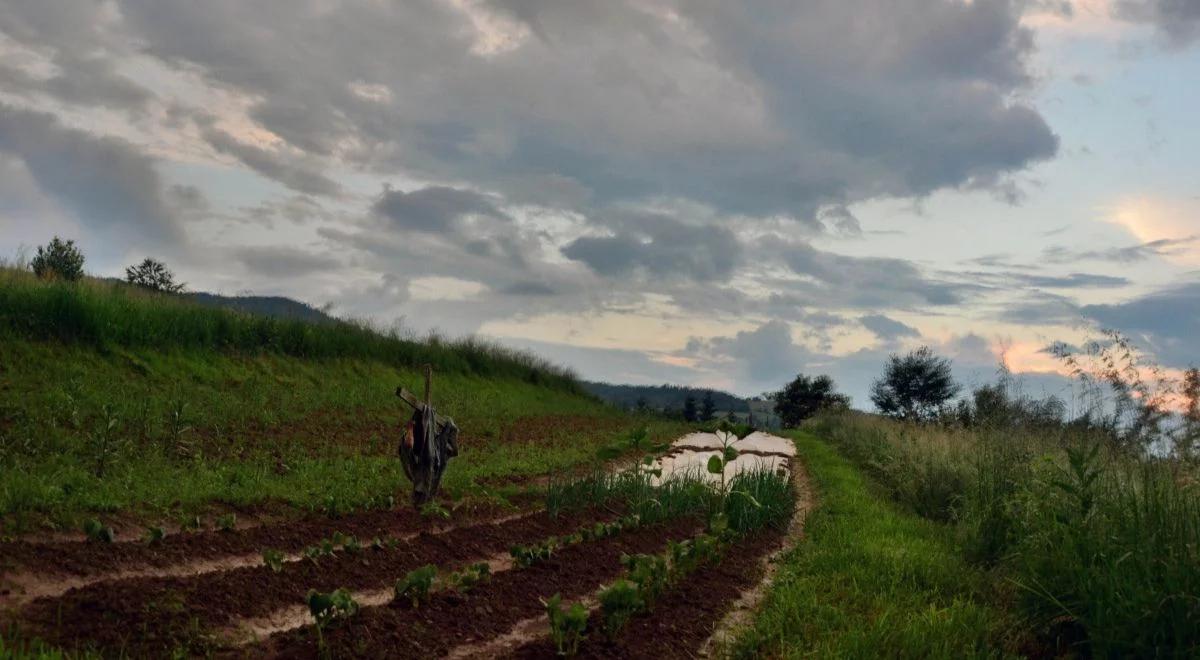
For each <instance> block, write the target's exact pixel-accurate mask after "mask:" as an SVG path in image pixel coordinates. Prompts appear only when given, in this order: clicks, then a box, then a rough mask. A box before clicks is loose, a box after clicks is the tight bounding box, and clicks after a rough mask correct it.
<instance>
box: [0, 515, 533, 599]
mask: <svg viewBox="0 0 1200 660" xmlns="http://www.w3.org/2000/svg"><path fill="white" fill-rule="evenodd" d="M512 513H513V512H512V511H501V510H499V509H498V508H496V507H486V508H474V509H472V510H470V511H461V510H460V511H457V512H455V521H454V524H463V523H470V522H478V521H481V520H487V519H489V518H493V517H496V516H498V515H503V514H512ZM445 524H446V523H444V522H437V521H431V520H429V519H426V518H423V517H422V516H421V515H420V514H418V513H417V512H416V511H413V510H412V509H393V510H388V511H366V512H361V513H353V514H349V515H346V516H343V517H341V518H336V519H333V518H329V517H328V516H324V515H310V516H306V517H305V518H302V519H299V520H291V521H288V522H283V523H275V524H270V525H260V526H257V527H251V528H249V529H244V530H235V531H233V532H222V531H204V532H184V533H179V534H170V535H168V536H167V537H166V538H164V539H163V540H162V541H160V542H158V543H155V544H153V545H151V544H148V543H144V542H139V543H134V542H129V543H94V542H88V541H56V542H47V543H39V542H32V541H6V542H0V557H3V558H4V560H3V563H0V603H3V600H2V598H3V596H4V595H6V594H4V591H3V589H4V587H3V584H4V578H5V577H7V576H10V575H11V574H13V573H32V574H37V575H39V576H75V577H90V576H101V575H104V574H106V573H111V572H115V571H130V570H136V569H139V568H150V567H153V568H162V567H168V566H174V565H178V564H186V563H194V562H197V561H200V560H206V559H214V558H219V557H236V556H241V555H247V554H253V555H257V554H259V553H261V552H262V551H263V550H264V549H267V548H271V549H276V550H283V551H298V550H300V549H301V548H303V547H304V546H306V545H309V544H311V543H314V542H316V541H317V540H319V539H321V538H324V537H328V536H330V535H332V534H333V532H334V531H340V532H342V533H343V534H350V535H355V536H359V537H364V540H370V539H371V538H372V537H375V536H383V537H386V536H398V535H402V534H405V533H416V532H421V531H427V530H429V529H431V528H433V527H434V526H435V525H443V526H444V525H445Z"/></svg>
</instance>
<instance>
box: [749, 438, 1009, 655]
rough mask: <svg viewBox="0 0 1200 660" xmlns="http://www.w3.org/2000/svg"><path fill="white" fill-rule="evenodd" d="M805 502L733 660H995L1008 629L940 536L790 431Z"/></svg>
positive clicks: (820, 445)
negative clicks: (807, 495)
mask: <svg viewBox="0 0 1200 660" xmlns="http://www.w3.org/2000/svg"><path fill="white" fill-rule="evenodd" d="M793 438H794V439H795V442H796V446H797V449H798V452H799V456H800V458H801V460H803V461H804V464H805V467H806V469H807V470H808V474H809V475H810V477H811V479H812V481H813V485H814V486H815V489H816V492H817V502H818V505H817V508H816V509H815V511H813V512H812V513H810V514H809V517H808V519H807V521H806V523H805V537H804V539H803V540H802V541H801V542H800V543H799V544H798V545H797V546H796V547H795V548H793V549H792V550H791V551H789V552H788V553H786V554H785V555H784V556H783V557H782V559H781V564H780V566H779V568H778V573H777V577H776V581H775V582H774V584H773V585H772V587H771V588H770V590H769V592H768V594H767V597H766V600H765V602H764V605H763V608H762V610H761V612H760V614H759V616H758V617H757V619H756V620H755V622H754V624H753V626H752V627H751V628H750V629H748V630H747V631H745V632H744V633H743V634H742V635H741V637H739V638H738V639H737V640H736V642H735V643H734V644H733V651H734V652H735V654H736V655H737V656H739V657H759V656H763V655H766V656H778V657H802V656H816V657H878V656H880V655H883V656H887V657H911V658H930V657H939V658H960V657H994V656H1002V655H1004V653H1003V651H1001V649H1003V648H1005V645H1006V643H1007V630H1009V626H1010V623H1009V620H1008V618H1007V617H1006V616H1005V614H1004V612H1003V611H1002V610H998V609H997V608H996V607H995V606H994V605H993V604H991V602H990V601H991V598H992V597H993V594H990V593H989V591H988V582H987V580H986V577H985V575H984V574H983V573H982V572H981V571H979V570H978V569H975V568H973V567H972V566H971V565H970V564H968V563H967V562H966V561H965V560H964V559H963V558H962V555H961V551H960V548H959V547H958V545H957V544H956V541H955V538H954V535H953V532H952V530H949V529H947V528H946V527H944V526H942V525H938V524H937V523H934V522H931V521H928V520H924V519H922V518H920V517H918V516H916V515H914V514H912V513H909V512H906V511H904V510H901V509H899V508H898V507H896V506H895V505H893V504H892V503H890V502H888V501H887V500H886V499H885V498H884V497H881V496H880V493H879V491H878V489H876V488H873V486H872V484H871V483H870V482H869V481H868V480H867V478H866V477H865V476H864V475H863V474H862V473H861V472H860V471H859V470H858V469H857V468H855V467H854V466H853V465H852V464H851V463H850V461H848V460H847V459H846V458H844V457H842V456H841V455H839V454H838V452H837V451H836V450H834V449H833V448H832V447H830V446H829V445H828V444H826V443H825V442H823V441H821V440H818V439H816V438H815V437H813V436H811V435H808V434H806V433H800V432H797V433H794V435H793Z"/></svg>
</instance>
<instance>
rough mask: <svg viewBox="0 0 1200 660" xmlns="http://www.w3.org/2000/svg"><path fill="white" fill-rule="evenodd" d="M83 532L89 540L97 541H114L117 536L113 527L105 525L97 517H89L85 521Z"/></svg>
mask: <svg viewBox="0 0 1200 660" xmlns="http://www.w3.org/2000/svg"><path fill="white" fill-rule="evenodd" d="M83 533H84V535H86V536H87V539H88V540H89V541H93V542H97V543H112V542H113V541H114V540H115V539H116V537H117V535H116V533H115V532H114V531H113V528H112V527H109V526H108V525H105V524H104V523H102V522H100V521H99V520H96V519H95V518H88V519H87V520H85V521H83Z"/></svg>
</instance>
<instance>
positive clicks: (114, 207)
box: [0, 103, 182, 242]
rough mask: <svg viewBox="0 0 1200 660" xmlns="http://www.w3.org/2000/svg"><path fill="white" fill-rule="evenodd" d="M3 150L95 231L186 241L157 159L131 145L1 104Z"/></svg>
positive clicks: (116, 235)
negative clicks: (165, 193) (154, 159)
mask: <svg viewBox="0 0 1200 660" xmlns="http://www.w3.org/2000/svg"><path fill="white" fill-rule="evenodd" d="M0 152H5V153H8V154H11V155H13V156H15V157H16V158H18V159H20V160H21V161H22V162H23V163H24V165H25V167H26V168H27V169H28V170H29V172H30V174H31V175H32V176H33V178H34V180H35V181H36V182H37V184H38V186H39V187H40V188H41V189H42V190H43V191H45V192H46V193H47V194H49V195H51V196H52V197H54V198H55V199H56V200H57V201H58V202H59V203H61V204H62V205H63V206H65V207H66V208H68V209H70V210H71V212H72V213H74V214H75V215H76V216H77V217H78V218H79V220H80V221H81V222H82V223H83V224H84V225H85V226H87V227H89V228H91V229H92V230H94V231H97V232H106V233H111V234H110V235H112V236H115V237H119V238H120V239H123V240H125V241H128V240H129V239H136V240H149V241H151V242H158V241H179V240H181V239H182V231H181V230H180V228H179V226H178V224H177V221H176V218H175V213H174V210H173V209H172V208H171V207H170V206H169V205H168V204H167V202H166V201H165V195H164V190H163V183H162V180H161V179H160V178H159V175H158V172H157V171H156V170H155V168H154V161H153V160H151V159H150V158H149V157H148V156H146V155H145V154H143V153H141V152H140V151H138V150H137V148H135V147H134V146H133V145H131V144H129V143H128V142H125V141H123V140H119V139H116V138H111V137H97V136H95V135H92V134H91V133H86V132H84V131H80V130H78V129H74V128H69V127H66V126H64V125H63V124H61V123H60V122H59V121H58V120H57V119H56V118H55V117H54V116H53V115H49V114H44V113H40V112H31V111H28V110H22V109H18V108H13V107H11V106H8V105H4V104H2V103H0Z"/></svg>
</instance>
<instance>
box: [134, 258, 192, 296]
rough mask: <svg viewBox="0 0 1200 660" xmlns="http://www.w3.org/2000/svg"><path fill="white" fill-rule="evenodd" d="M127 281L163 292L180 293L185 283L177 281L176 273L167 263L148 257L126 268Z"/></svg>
mask: <svg viewBox="0 0 1200 660" xmlns="http://www.w3.org/2000/svg"><path fill="white" fill-rule="evenodd" d="M125 281H126V282H129V283H130V284H132V285H134V286H140V287H142V288H143V289H149V290H151V291H158V292H161V293H179V292H181V291H183V289H184V284H183V283H182V282H180V283H176V282H175V274H174V273H172V272H171V271H170V269H168V268H167V265H166V264H164V263H163V262H161V261H158V260H156V259H151V258H150V257H146V258H145V259H144V260H142V263H140V264H138V265H136V266H129V267H127V268H126V269H125Z"/></svg>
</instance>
